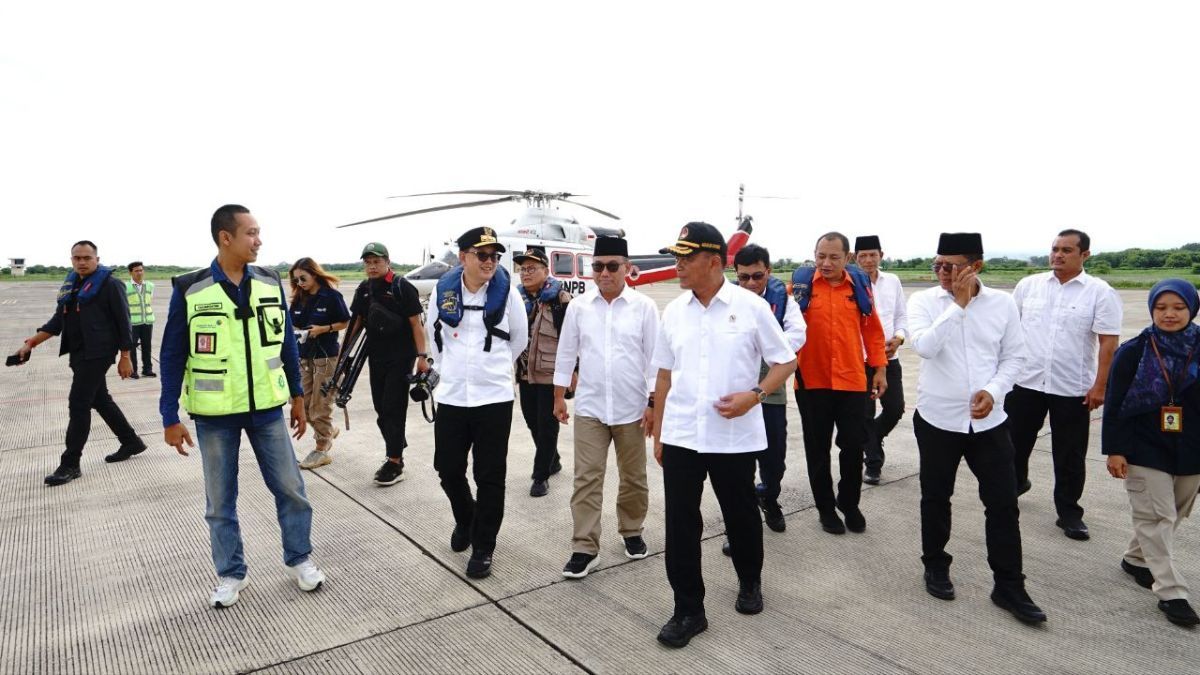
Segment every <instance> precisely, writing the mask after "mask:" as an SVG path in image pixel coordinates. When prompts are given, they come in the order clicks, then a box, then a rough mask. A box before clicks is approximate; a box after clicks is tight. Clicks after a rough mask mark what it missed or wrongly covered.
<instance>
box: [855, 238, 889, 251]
mask: <svg viewBox="0 0 1200 675" xmlns="http://www.w3.org/2000/svg"><path fill="white" fill-rule="evenodd" d="M882 250H883V247H882V246H880V245H879V235H875V234H868V235H866V236H864V237H855V238H854V252H855V253H857V252H859V251H882Z"/></svg>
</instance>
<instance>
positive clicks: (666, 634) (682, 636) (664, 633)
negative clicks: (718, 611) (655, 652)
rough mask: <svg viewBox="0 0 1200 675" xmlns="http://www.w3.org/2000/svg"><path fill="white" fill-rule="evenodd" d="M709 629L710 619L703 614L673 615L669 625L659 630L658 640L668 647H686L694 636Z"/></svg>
mask: <svg viewBox="0 0 1200 675" xmlns="http://www.w3.org/2000/svg"><path fill="white" fill-rule="evenodd" d="M707 629H708V619H707V618H706V617H705V616H704V615H703V614H693V615H691V616H684V617H676V616H673V617H671V620H670V621H668V622H667V625H665V626H663V627H662V630H660V631H658V641H659V642H661V643H663V644H664V645H666V646H668V647H674V648H675V649H679V648H680V647H686V646H687V644H688V643H689V642H691V641H692V638H694V637H696V636H697V635H699V634H701V633H703V632H704V631H705V630H707Z"/></svg>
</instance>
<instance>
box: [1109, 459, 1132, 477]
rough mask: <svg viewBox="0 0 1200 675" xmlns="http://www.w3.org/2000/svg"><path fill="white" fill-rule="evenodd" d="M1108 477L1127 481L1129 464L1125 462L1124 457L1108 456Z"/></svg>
mask: <svg viewBox="0 0 1200 675" xmlns="http://www.w3.org/2000/svg"><path fill="white" fill-rule="evenodd" d="M1108 475H1110V476H1112V477H1113V478H1120V479H1121V480H1125V478H1126V477H1127V476H1128V475H1129V462H1127V461H1125V456H1124V455H1109V456H1108Z"/></svg>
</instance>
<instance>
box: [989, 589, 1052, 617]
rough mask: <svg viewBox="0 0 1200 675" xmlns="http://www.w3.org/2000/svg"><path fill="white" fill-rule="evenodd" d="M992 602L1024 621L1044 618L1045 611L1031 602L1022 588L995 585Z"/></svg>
mask: <svg viewBox="0 0 1200 675" xmlns="http://www.w3.org/2000/svg"><path fill="white" fill-rule="evenodd" d="M992 602H994V603H996V605H997V606H999V607H1002V608H1003V609H1007V610H1008V611H1009V612H1011V613H1012V615H1013V616H1015V617H1017V619H1019V620H1021V621H1024V622H1025V623H1041V622H1043V621H1045V620H1046V613H1045V612H1043V611H1042V610H1041V608H1040V607H1038V606H1037V605H1035V604H1033V600H1031V599H1030V597H1029V594H1028V593H1026V592H1025V589H1024V588H1004V589H1001V588H999V587H997V588H995V589H993V590H992Z"/></svg>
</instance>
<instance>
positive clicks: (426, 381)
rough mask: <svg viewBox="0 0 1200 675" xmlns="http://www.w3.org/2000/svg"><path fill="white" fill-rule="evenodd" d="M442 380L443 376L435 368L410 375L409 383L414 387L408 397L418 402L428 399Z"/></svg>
mask: <svg viewBox="0 0 1200 675" xmlns="http://www.w3.org/2000/svg"><path fill="white" fill-rule="evenodd" d="M441 381H442V376H441V375H439V374H438V371H436V370H434V369H433V368H430V369H429V370H427V371H425V372H423V373H421V372H418V373H417V374H415V375H409V376H408V383H409V384H411V385H412V389H410V390H409V392H408V397H409V398H410V399H412V400H413V401H416V402H421V401H427V400H429V399H430V398H432V397H433V390H434V389H436V388H437V386H438V382H441Z"/></svg>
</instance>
